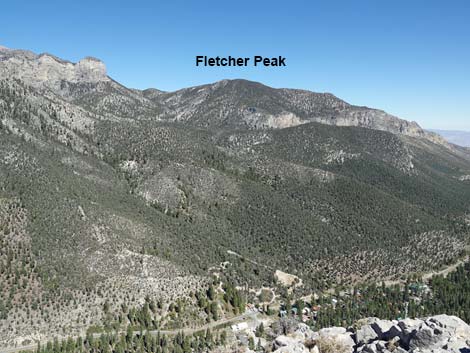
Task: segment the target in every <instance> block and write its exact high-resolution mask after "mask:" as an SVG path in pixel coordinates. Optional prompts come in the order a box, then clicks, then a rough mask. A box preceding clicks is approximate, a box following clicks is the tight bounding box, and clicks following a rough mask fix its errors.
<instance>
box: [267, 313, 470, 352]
mask: <svg viewBox="0 0 470 353" xmlns="http://www.w3.org/2000/svg"><path fill="white" fill-rule="evenodd" d="M358 325H359V328H357V329H356V330H353V329H345V328H343V327H330V328H324V329H321V330H319V331H318V332H314V331H312V330H311V329H309V328H308V327H307V326H306V325H304V324H301V325H300V326H299V328H298V329H297V331H295V332H294V333H293V334H291V335H290V336H280V337H278V338H277V339H276V340H275V341H274V344H273V348H274V352H284V353H287V352H312V353H313V352H315V353H333V352H334V353H359V352H364V353H379V352H381V353H391V352H395V353H405V352H410V353H441V352H450V353H465V352H467V353H468V352H470V326H469V325H467V324H466V323H465V322H464V321H463V320H461V319H459V318H458V317H456V316H449V315H437V316H432V317H428V318H424V319H404V320H399V321H397V320H393V321H389V320H380V319H377V318H368V319H364V320H360V321H359V322H358Z"/></svg>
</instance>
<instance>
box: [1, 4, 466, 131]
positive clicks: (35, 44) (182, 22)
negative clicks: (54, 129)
mask: <svg viewBox="0 0 470 353" xmlns="http://www.w3.org/2000/svg"><path fill="white" fill-rule="evenodd" d="M1 7H2V8H1V11H0V45H4V46H7V47H10V48H23V49H30V50H33V51H35V52H50V53H52V54H55V55H57V56H59V57H62V58H64V59H68V60H71V61H78V60H80V59H81V58H82V57H84V56H95V57H97V58H100V59H101V60H103V61H104V62H105V63H106V65H107V68H108V73H109V75H110V76H112V77H113V78H114V79H116V80H118V81H120V82H122V83H123V84H125V85H126V86H130V87H135V88H147V87H155V88H159V89H163V90H175V89H178V88H183V87H187V86H192V85H198V84H203V83H208V82H213V81H217V80H220V79H224V78H245V79H249V80H254V81H260V82H263V83H265V84H268V85H271V86H274V87H290V88H303V89H308V90H312V91H318V92H331V93H333V94H335V95H337V96H338V97H340V98H342V99H344V100H346V101H348V102H350V103H353V104H358V105H367V106H371V107H376V108H380V109H384V110H386V111H387V112H389V113H392V114H395V115H397V116H400V117H402V118H405V119H408V120H415V121H417V122H418V123H420V124H421V125H422V126H423V127H426V128H442V129H461V130H470V1H468V0H449V1H443V0H441V1H435V0H426V1H424V0H393V1H392V0H344V1H334V0H330V1H326V0H325V1H314V0H310V1H297V0H290V1H275V0H271V1H263V0H251V1H245V0H237V1H235V0H231V1H204V0H198V1H195V0H194V1H189V0H188V1H178V0H175V1H158V0H153V1H138V0H137V1H132V2H131V1H117V0H115V1H108V0H101V1H98V0H95V1H88V0H84V1H73V2H70V3H68V4H64V1H46V0H43V1H32V0H31V1H22V0H15V1H5V2H4V3H2V6H1ZM196 55H208V56H216V55H219V56H227V55H232V56H242V57H245V56H247V57H251V56H253V55H262V56H278V55H282V56H285V57H286V58H287V67H285V68H221V67H219V68H216V67H213V68H201V67H198V68H197V67H196V66H195V56H196Z"/></svg>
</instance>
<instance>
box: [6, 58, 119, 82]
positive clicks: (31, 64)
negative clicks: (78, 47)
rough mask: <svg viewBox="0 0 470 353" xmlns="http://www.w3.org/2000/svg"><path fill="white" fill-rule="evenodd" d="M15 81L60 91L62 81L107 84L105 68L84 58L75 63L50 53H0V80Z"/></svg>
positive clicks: (96, 60) (95, 60)
mask: <svg viewBox="0 0 470 353" xmlns="http://www.w3.org/2000/svg"><path fill="white" fill-rule="evenodd" d="M2 78H17V79H20V80H23V81H24V82H25V83H27V84H29V85H32V86H34V87H48V88H52V89H54V90H59V89H60V85H61V82H63V81H66V82H70V83H96V82H100V81H109V80H110V79H109V77H108V76H107V75H106V66H105V65H104V63H103V62H102V61H100V60H98V59H95V58H91V57H86V58H84V59H82V60H80V61H79V62H78V63H76V64H74V63H71V62H69V61H65V60H62V59H59V58H57V57H55V56H53V55H50V54H39V55H36V54H34V53H32V52H30V51H24V50H7V49H2V50H0V79H2Z"/></svg>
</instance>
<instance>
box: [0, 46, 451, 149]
mask: <svg viewBox="0 0 470 353" xmlns="http://www.w3.org/2000/svg"><path fill="white" fill-rule="evenodd" d="M0 60H1V64H0V69H2V68H3V73H2V71H0V75H3V76H4V77H6V76H8V77H17V78H22V77H23V76H25V75H26V76H28V72H29V76H28V77H23V80H24V81H25V82H26V83H27V84H33V85H35V86H38V85H39V86H41V85H45V86H46V87H48V88H50V89H52V90H53V91H54V92H55V93H57V94H59V95H60V96H63V97H67V95H68V94H69V95H72V96H74V94H73V93H71V92H68V91H67V87H66V86H68V85H67V84H65V83H66V82H69V83H71V84H76V85H78V86H79V88H78V87H69V90H75V91H77V89H78V90H79V91H78V93H79V97H78V99H80V95H83V94H85V95H86V92H87V89H88V90H91V93H93V92H95V91H98V92H100V93H101V94H107V93H108V94H110V95H109V96H108V97H104V98H103V99H107V100H112V99H115V100H116V99H117V98H116V95H115V94H113V93H112V92H108V91H110V90H111V91H113V90H114V91H122V89H120V88H119V87H123V88H124V86H122V85H121V84H119V83H117V82H115V81H114V80H112V79H111V78H110V77H109V76H107V74H106V67H105V65H104V63H102V62H101V61H100V60H99V59H96V58H91V57H85V58H84V59H82V60H80V61H79V62H77V63H75V64H73V63H71V62H69V61H66V60H62V59H59V58H57V57H55V56H53V55H50V54H47V53H43V54H39V55H36V54H34V53H32V52H29V51H22V50H12V49H4V50H2V51H1V54H0ZM18 60H19V62H18ZM51 60H52V61H51ZM54 62H56V63H57V64H58V65H62V66H63V65H65V66H66V68H64V67H61V66H59V68H57V67H56V66H57V65H54ZM25 65H26V67H25ZM18 67H19V68H18ZM15 68H16V69H15ZM38 70H39V71H38ZM61 76H65V77H61ZM34 77H40V79H39V80H38V79H34ZM64 81H65V82H64ZM46 82H47V84H46ZM86 83H89V84H92V85H95V86H96V87H95V88H93V87H92V86H90V87H88V88H86V87H84V85H85V84H86ZM64 84H65V87H64ZM103 84H104V87H103V88H101V89H100V88H99V86H103ZM64 89H65V91H64ZM127 91H128V93H124V95H123V94H122V93H118V98H119V100H120V101H122V103H123V104H128V105H130V106H135V105H137V104H136V103H138V104H144V105H145V106H146V108H145V109H143V110H142V109H141V114H140V117H141V118H142V117H143V118H156V119H159V120H167V121H180V120H181V121H186V122H188V123H193V124H194V125H196V126H198V125H199V126H201V127H218V128H224V127H227V126H232V127H233V126H237V127H238V128H247V127H248V128H283V127H288V126H295V125H300V124H305V123H308V122H320V123H324V124H329V125H336V126H359V127H365V128H372V129H377V130H384V131H389V132H392V133H397V134H404V135H409V136H414V137H423V138H427V139H429V140H431V141H433V142H436V143H440V144H446V143H447V142H446V141H445V140H444V139H442V138H441V137H440V136H439V135H437V134H434V133H430V132H427V131H425V130H423V129H422V128H421V127H420V126H419V125H418V124H417V123H416V122H409V121H406V120H403V119H400V118H398V117H395V116H393V115H390V114H387V113H386V112H384V111H382V110H378V109H372V108H368V107H365V106H354V105H351V104H349V103H346V102H345V101H343V100H341V99H340V98H338V97H336V96H334V95H333V94H331V93H315V92H311V91H307V90H299V89H287V88H277V89H276V88H271V87H268V86H265V85H263V84H261V83H258V82H253V81H249V80H245V79H235V80H221V81H218V82H215V83H210V84H204V85H200V86H195V87H188V88H183V89H180V90H177V91H174V92H163V91H160V90H157V89H150V88H149V89H146V90H130V89H127ZM80 92H81V93H80ZM129 92H131V93H134V95H132V94H131V93H129ZM137 92H140V94H139V93H137ZM150 92H152V93H150ZM156 92H158V94H156ZM135 94H137V95H139V97H137V96H135ZM129 96H131V97H129ZM132 96H133V97H132ZM175 101H176V103H175ZM181 102H183V106H181ZM90 103H91V104H92V105H95V106H97V108H98V109H99V110H98V111H100V110H101V112H102V109H103V107H102V105H103V103H102V102H98V103H96V102H89V101H86V102H85V104H87V105H89V104H90ZM213 104H215V107H211V105H213ZM222 106H225V107H224V108H222ZM121 110H122V109H121ZM129 110H131V109H130V108H129ZM136 110H137V109H136ZM137 111H138V110H137ZM129 114H130V112H129ZM126 115H127V114H126ZM229 116H230V119H229V118H228V117H229ZM448 147H449V146H448Z"/></svg>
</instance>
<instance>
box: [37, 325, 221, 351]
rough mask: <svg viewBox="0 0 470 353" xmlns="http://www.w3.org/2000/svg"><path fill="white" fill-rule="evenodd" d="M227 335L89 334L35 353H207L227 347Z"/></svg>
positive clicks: (47, 345) (39, 348)
mask: <svg viewBox="0 0 470 353" xmlns="http://www.w3.org/2000/svg"><path fill="white" fill-rule="evenodd" d="M226 340H227V336H226V332H225V331H222V332H221V333H212V332H211V331H210V330H206V331H203V332H199V333H195V334H193V335H184V334H183V333H182V332H181V333H178V334H176V335H175V336H174V337H171V336H168V335H164V334H161V333H160V332H155V333H152V334H150V333H140V334H134V333H133V332H132V331H131V330H128V331H127V333H126V334H122V335H117V334H102V335H100V336H97V337H94V336H93V335H91V334H89V335H87V336H86V338H85V339H83V338H81V337H79V338H77V339H76V340H74V339H71V338H69V339H67V340H64V341H59V340H54V341H52V342H48V343H47V344H46V345H43V346H41V345H39V346H38V348H37V349H36V353H76V352H80V353H111V352H115V353H124V352H127V353H133V352H136V353H137V352H138V353H143V352H148V353H190V352H196V353H197V352H206V351H207V350H209V349H212V348H214V347H216V346H220V345H225V344H226Z"/></svg>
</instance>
